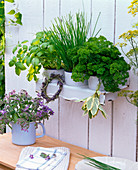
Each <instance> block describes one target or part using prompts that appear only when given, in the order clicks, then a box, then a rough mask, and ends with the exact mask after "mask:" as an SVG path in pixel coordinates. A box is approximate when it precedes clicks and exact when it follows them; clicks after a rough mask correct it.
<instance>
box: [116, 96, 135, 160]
mask: <svg viewBox="0 0 138 170" xmlns="http://www.w3.org/2000/svg"><path fill="white" fill-rule="evenodd" d="M136 112H137V108H136V107H134V106H133V105H132V104H129V103H128V102H126V99H125V98H122V97H120V98H118V99H117V100H116V101H115V102H114V118H113V119H114V126H113V135H114V136H113V156H117V157H122V158H127V159H130V160H133V161H135V160H136V119H137V114H136Z"/></svg>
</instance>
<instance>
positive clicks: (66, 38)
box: [50, 12, 100, 72]
mask: <svg viewBox="0 0 138 170" xmlns="http://www.w3.org/2000/svg"><path fill="white" fill-rule="evenodd" d="M99 16H100V13H99V15H98V17H97V20H96V23H95V26H94V29H93V33H92V35H94V34H95V28H96V25H97V22H98V19H99ZM90 25H91V18H90V20H89V22H87V19H86V18H85V14H84V13H83V12H78V13H76V15H75V16H74V15H72V14H71V13H69V14H68V15H67V16H64V17H62V18H59V17H58V18H55V23H53V24H52V27H51V28H50V30H51V32H53V34H50V35H51V36H50V42H51V44H52V45H53V46H54V47H55V49H56V51H57V53H58V55H59V56H61V59H62V61H63V63H64V69H65V71H68V72H71V71H72V69H73V63H72V56H70V55H69V54H68V50H69V49H73V48H74V47H76V46H81V45H83V43H84V42H86V40H87V35H88V33H89V30H90ZM99 31H100V30H99ZM99 31H97V33H96V34H98V33H99ZM95 36H96V35H95Z"/></svg>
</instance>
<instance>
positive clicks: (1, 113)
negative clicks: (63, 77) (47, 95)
mask: <svg viewBox="0 0 138 170" xmlns="http://www.w3.org/2000/svg"><path fill="white" fill-rule="evenodd" d="M1 105H4V106H3V109H2V110H0V133H3V132H4V127H5V125H6V124H7V125H9V123H10V122H11V121H14V122H17V123H18V124H19V125H20V126H21V129H22V130H24V131H27V129H28V128H29V124H30V122H35V126H36V128H37V126H38V122H40V121H42V120H43V119H47V120H48V119H49V116H51V115H53V114H54V112H53V111H52V109H50V108H49V107H48V106H46V105H45V104H44V100H43V98H42V96H41V95H40V94H38V95H37V97H35V98H32V97H31V96H29V95H28V93H27V92H26V91H25V90H21V92H19V93H16V92H15V90H13V91H12V92H10V93H9V94H8V95H5V98H4V99H3V101H2V102H1Z"/></svg>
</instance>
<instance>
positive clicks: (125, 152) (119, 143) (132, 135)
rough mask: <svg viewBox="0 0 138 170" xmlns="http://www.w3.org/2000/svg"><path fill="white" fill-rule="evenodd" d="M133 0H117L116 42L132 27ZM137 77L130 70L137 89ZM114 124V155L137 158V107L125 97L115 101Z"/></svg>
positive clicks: (131, 85) (133, 88)
mask: <svg viewBox="0 0 138 170" xmlns="http://www.w3.org/2000/svg"><path fill="white" fill-rule="evenodd" d="M130 4H131V0H128V1H125V0H122V1H119V0H117V1H116V43H117V42H118V41H119V40H118V37H119V35H121V34H122V33H123V32H126V31H128V30H130V29H131V26H132V22H133V21H134V19H133V17H132V16H131V15H130V14H128V9H127V8H128V6H129V5H130ZM137 86H138V83H137V77H136V76H135V75H134V74H133V73H132V71H131V72H130V87H129V88H128V89H131V90H136V89H137ZM113 112H114V117H113V120H114V124H113V156H118V157H123V158H127V159H131V160H136V133H137V132H136V117H137V108H136V107H135V106H133V105H131V104H129V103H128V102H127V101H126V99H125V98H124V97H120V98H119V97H118V98H117V99H116V100H115V102H114V108H113Z"/></svg>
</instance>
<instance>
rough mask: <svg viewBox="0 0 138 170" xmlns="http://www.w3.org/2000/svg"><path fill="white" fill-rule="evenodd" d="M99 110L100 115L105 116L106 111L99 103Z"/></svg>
mask: <svg viewBox="0 0 138 170" xmlns="http://www.w3.org/2000/svg"><path fill="white" fill-rule="evenodd" d="M99 110H100V111H101V113H102V115H103V116H104V117H105V118H106V113H105V111H104V110H103V108H102V106H101V105H99Z"/></svg>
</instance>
